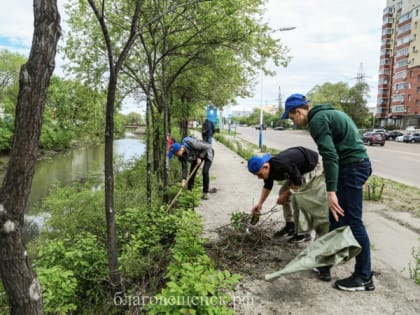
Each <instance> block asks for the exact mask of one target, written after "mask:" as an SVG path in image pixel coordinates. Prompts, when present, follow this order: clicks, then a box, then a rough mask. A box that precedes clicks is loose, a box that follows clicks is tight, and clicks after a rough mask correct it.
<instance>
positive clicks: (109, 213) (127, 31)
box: [66, 0, 143, 294]
mask: <svg viewBox="0 0 420 315" xmlns="http://www.w3.org/2000/svg"><path fill="white" fill-rule="evenodd" d="M88 3H89V6H90V9H91V10H92V12H93V17H92V16H91V15H89V14H88V12H87V7H86V5H85V3H83V2H80V3H79V5H78V6H77V5H76V6H74V7H71V6H68V8H69V10H70V9H71V11H70V14H69V15H70V16H72V17H74V19H75V20H76V21H72V23H73V25H74V26H76V29H75V30H74V32H75V33H77V32H82V33H84V34H83V35H82V37H84V38H86V33H90V35H91V36H92V37H91V41H90V44H91V45H89V48H88V50H89V53H90V55H91V56H92V55H94V56H95V57H94V58H89V57H88V58H84V59H82V60H81V62H80V64H79V66H80V65H81V66H83V65H85V68H83V67H82V68H81V69H83V70H87V67H91V66H92V65H93V68H91V70H92V71H83V75H84V76H90V75H92V73H93V74H94V76H93V80H92V81H90V83H92V82H101V81H102V80H103V76H104V75H106V76H107V78H108V80H107V84H106V86H107V88H106V89H107V100H106V113H105V163H104V164H105V167H104V173H105V215H106V222H107V246H108V267H109V277H110V286H111V293H113V294H115V293H117V292H119V291H121V290H122V289H123V288H122V283H121V276H120V272H119V268H118V244H117V230H116V222H115V207H114V169H113V142H114V113H115V110H116V106H115V104H116V99H117V97H118V90H117V88H118V76H119V73H120V71H121V68H122V65H123V64H124V62H125V60H126V58H127V57H128V55H129V52H130V50H131V48H132V47H133V45H134V43H135V41H136V39H137V38H138V36H139V34H140V31H139V29H138V22H139V18H140V12H141V9H142V5H143V1H141V0H136V1H132V2H129V1H128V2H126V1H116V2H113V3H109V2H107V1H101V2H97V1H95V0H88ZM86 16H87V18H85V17H86ZM93 18H94V19H96V21H97V24H96V23H95V24H93V25H94V26H93V27H92V22H93V21H92V19H93ZM126 18H127V19H126ZM80 26H82V27H81V28H80ZM78 40H80V38H79V37H77V36H74V37H70V43H69V45H68V47H67V50H66V51H67V53H68V54H70V56H71V57H75V56H76V55H77V54H78V53H79V52H78V51H76V50H78V48H76V47H75V45H77V44H76V43H75V42H77V41H78ZM101 61H106V63H102V64H101ZM86 64H88V65H86ZM104 64H107V65H108V67H105V66H104ZM79 74H81V75H82V72H79ZM88 82H89V81H88Z"/></svg>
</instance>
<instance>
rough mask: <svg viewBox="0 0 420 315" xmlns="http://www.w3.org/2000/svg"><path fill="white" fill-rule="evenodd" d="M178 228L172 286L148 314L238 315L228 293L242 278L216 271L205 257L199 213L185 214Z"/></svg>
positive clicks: (169, 284) (170, 277) (171, 268)
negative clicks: (230, 304) (235, 313)
mask: <svg viewBox="0 0 420 315" xmlns="http://www.w3.org/2000/svg"><path fill="white" fill-rule="evenodd" d="M177 228H178V232H177V235H176V238H175V245H174V247H173V248H172V250H171V253H172V262H171V264H170V265H169V267H168V271H167V275H166V277H167V278H168V282H167V283H166V287H165V288H164V289H162V291H161V292H160V293H159V294H158V295H156V296H155V298H154V299H153V302H152V303H150V304H149V305H148V314H168V315H170V314H174V315H175V314H176V315H178V314H200V315H206V314H220V315H227V314H234V310H233V309H231V308H229V306H228V304H229V303H230V302H231V300H232V299H231V297H230V295H229V294H228V293H227V291H228V290H231V289H232V288H233V286H234V285H235V284H236V283H237V282H238V281H239V278H240V276H239V275H236V274H235V275H232V274H230V272H229V271H218V270H216V268H215V266H214V263H213V262H212V261H211V259H210V258H209V257H208V256H207V255H206V253H205V250H204V247H203V242H204V240H203V239H202V238H201V234H202V231H203V226H202V221H201V219H200V218H199V217H198V215H197V214H196V213H195V212H192V211H185V212H183V213H182V217H181V218H180V220H179V221H178V222H177Z"/></svg>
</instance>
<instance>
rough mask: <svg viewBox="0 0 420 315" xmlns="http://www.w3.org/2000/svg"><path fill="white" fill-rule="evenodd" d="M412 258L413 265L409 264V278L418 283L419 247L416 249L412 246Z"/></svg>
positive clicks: (419, 277)
mask: <svg viewBox="0 0 420 315" xmlns="http://www.w3.org/2000/svg"><path fill="white" fill-rule="evenodd" d="M412 254H413V258H414V266H411V264H410V266H409V268H410V269H409V271H410V278H411V279H413V280H414V282H415V283H416V284H418V285H420V248H418V249H417V250H416V249H414V248H413V252H412Z"/></svg>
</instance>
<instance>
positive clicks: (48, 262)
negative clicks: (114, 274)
mask: <svg viewBox="0 0 420 315" xmlns="http://www.w3.org/2000/svg"><path fill="white" fill-rule="evenodd" d="M36 267H37V268H44V269H48V268H55V267H59V268H62V269H63V270H67V271H70V272H72V273H73V275H74V278H75V279H76V280H77V287H76V294H75V295H73V297H74V300H73V303H74V304H76V305H78V306H82V305H83V306H86V304H88V305H96V304H98V303H101V302H102V301H103V299H105V298H106V294H107V279H108V275H107V272H108V263H107V254H106V251H105V248H103V246H101V245H100V244H99V243H98V240H97V237H96V236H95V235H92V234H90V233H79V235H73V236H72V237H70V238H65V239H58V240H50V241H48V242H47V243H46V244H45V245H43V246H40V247H39V249H38V256H37V258H36ZM47 280H48V279H47ZM47 285H49V284H47Z"/></svg>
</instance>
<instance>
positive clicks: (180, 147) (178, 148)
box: [168, 137, 214, 200]
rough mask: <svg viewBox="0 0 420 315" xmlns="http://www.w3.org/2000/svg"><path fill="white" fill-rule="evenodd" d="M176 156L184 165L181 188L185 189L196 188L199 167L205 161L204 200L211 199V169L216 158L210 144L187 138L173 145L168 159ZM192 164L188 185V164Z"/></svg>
mask: <svg viewBox="0 0 420 315" xmlns="http://www.w3.org/2000/svg"><path fill="white" fill-rule="evenodd" d="M174 155H176V156H177V157H178V160H179V161H180V162H181V165H182V181H181V187H182V188H184V187H185V185H187V187H188V189H189V190H192V188H193V187H194V181H195V176H196V173H197V170H198V167H197V168H196V166H197V165H200V164H201V163H202V162H203V161H204V166H203V195H202V197H201V198H202V199H204V200H207V199H209V195H208V194H209V185H210V175H209V171H210V167H211V163H212V161H213V157H214V151H213V148H212V147H211V145H210V144H208V143H204V142H201V141H199V140H197V139H194V138H192V137H186V138H184V139H183V140H182V142H181V143H178V142H175V143H173V144H172V145H171V147H170V148H169V151H168V158H169V159H171V158H172V157H173V156H174ZM188 162H189V163H191V168H190V179H189V180H188V183H186V179H187V177H188V167H187V163H188Z"/></svg>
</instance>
